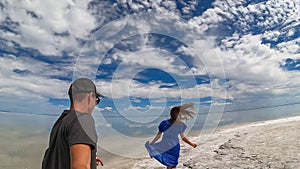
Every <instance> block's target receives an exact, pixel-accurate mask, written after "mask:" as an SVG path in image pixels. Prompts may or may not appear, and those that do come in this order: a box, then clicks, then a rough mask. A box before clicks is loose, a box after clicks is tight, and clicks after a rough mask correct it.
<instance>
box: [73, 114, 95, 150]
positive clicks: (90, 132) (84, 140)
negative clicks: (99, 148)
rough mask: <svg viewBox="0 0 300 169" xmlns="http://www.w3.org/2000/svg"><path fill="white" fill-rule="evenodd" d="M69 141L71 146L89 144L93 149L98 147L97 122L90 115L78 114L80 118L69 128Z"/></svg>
mask: <svg viewBox="0 0 300 169" xmlns="http://www.w3.org/2000/svg"><path fill="white" fill-rule="evenodd" d="M68 141H69V146H71V145H74V144H88V145H90V146H91V148H92V149H95V148H96V144H97V133H96V130H95V122H94V120H93V118H92V117H91V116H90V115H88V114H82V115H78V120H76V121H75V122H74V123H73V125H72V126H71V127H70V128H69V136H68Z"/></svg>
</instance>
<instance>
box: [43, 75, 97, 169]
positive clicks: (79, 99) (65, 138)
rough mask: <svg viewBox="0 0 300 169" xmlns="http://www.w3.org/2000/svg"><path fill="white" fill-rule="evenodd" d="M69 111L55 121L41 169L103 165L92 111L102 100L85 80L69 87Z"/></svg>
mask: <svg viewBox="0 0 300 169" xmlns="http://www.w3.org/2000/svg"><path fill="white" fill-rule="evenodd" d="M68 94H69V98H70V102H71V106H70V110H65V111H64V112H63V113H62V114H61V116H60V117H59V119H58V120H57V121H56V122H55V124H54V126H53V128H52V130H51V133H50V139H49V147H48V149H47V150H46V152H45V155H44V159H43V163H42V169H96V168H97V167H96V166H98V164H99V163H100V164H101V165H102V166H103V163H102V161H101V159H100V158H99V157H96V152H97V133H96V129H95V122H94V119H93V117H92V116H91V115H92V112H93V110H94V108H95V106H96V105H97V104H98V103H99V102H100V97H103V96H102V95H101V94H100V93H99V92H97V90H96V86H95V84H94V83H93V82H92V81H91V80H89V79H87V78H80V79H77V80H75V81H74V82H73V83H72V84H71V86H70V88H69V92H68Z"/></svg>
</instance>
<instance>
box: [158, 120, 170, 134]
mask: <svg viewBox="0 0 300 169" xmlns="http://www.w3.org/2000/svg"><path fill="white" fill-rule="evenodd" d="M169 127H170V124H169V122H168V120H164V121H162V122H161V123H160V124H159V126H158V130H159V131H160V132H165V131H166V130H167V129H168V128H169Z"/></svg>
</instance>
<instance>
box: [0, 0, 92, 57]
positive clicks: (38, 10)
mask: <svg viewBox="0 0 300 169" xmlns="http://www.w3.org/2000/svg"><path fill="white" fill-rule="evenodd" d="M87 5H88V1H69V0H65V1H20V2H19V1H7V2H5V3H4V9H3V10H1V13H2V15H1V18H0V21H1V22H2V24H3V25H4V26H5V27H7V28H9V29H12V31H6V32H4V34H1V37H2V38H4V39H6V40H7V41H14V42H16V43H18V44H20V45H21V46H22V47H29V48H34V49H37V50H39V51H40V52H41V53H42V54H45V55H61V53H62V52H63V51H68V52H70V53H72V52H73V50H75V51H76V49H77V48H78V47H79V44H78V42H77V40H76V39H85V38H87V36H88V35H89V33H90V31H91V30H92V29H94V28H95V20H94V18H93V16H92V15H91V14H90V13H89V11H88V10H87V7H88V6H87ZM7 20H9V22H7ZM12 23H14V25H15V26H14V27H11V26H12ZM12 32H13V33H15V36H12V35H11V34H12Z"/></svg>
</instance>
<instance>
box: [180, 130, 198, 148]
mask: <svg viewBox="0 0 300 169" xmlns="http://www.w3.org/2000/svg"><path fill="white" fill-rule="evenodd" d="M180 137H181V139H182V140H183V141H184V142H185V143H187V144H189V145H190V146H192V147H194V148H196V147H197V144H195V143H192V142H191V141H190V140H189V139H188V138H186V136H185V135H184V133H183V132H182V133H180Z"/></svg>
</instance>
